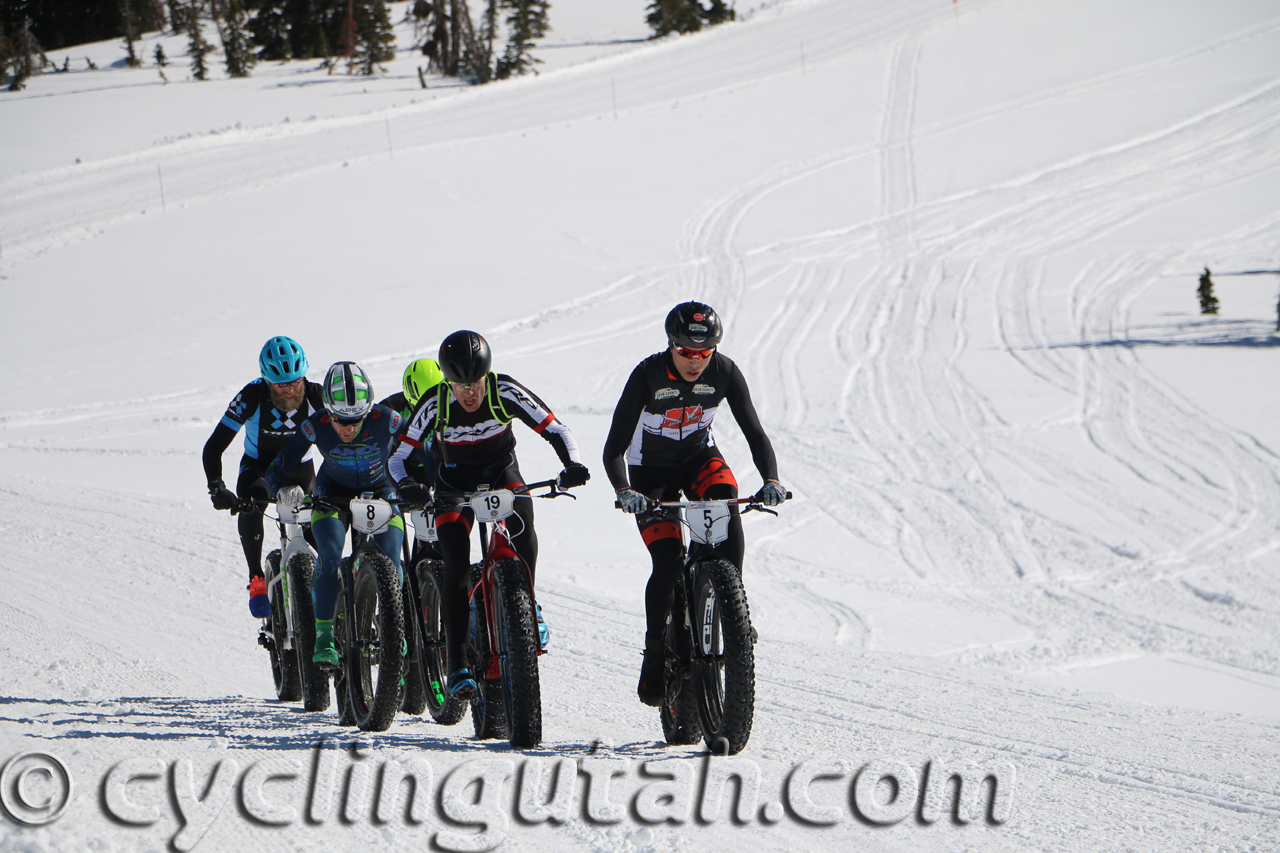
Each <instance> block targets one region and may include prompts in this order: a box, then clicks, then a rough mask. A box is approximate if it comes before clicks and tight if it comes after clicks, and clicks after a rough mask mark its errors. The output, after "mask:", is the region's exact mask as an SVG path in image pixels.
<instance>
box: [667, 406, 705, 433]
mask: <svg viewBox="0 0 1280 853" xmlns="http://www.w3.org/2000/svg"><path fill="white" fill-rule="evenodd" d="M701 422H702V407H701V406H685V407H684V408H682V409H667V410H666V412H664V413H663V416H662V428H663V429H687V428H688V427H696V426H697V425H698V424H700V423H701Z"/></svg>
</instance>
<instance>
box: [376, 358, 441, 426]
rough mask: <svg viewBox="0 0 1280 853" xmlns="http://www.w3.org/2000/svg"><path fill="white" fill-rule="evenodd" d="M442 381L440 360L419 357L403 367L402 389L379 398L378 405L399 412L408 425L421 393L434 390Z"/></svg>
mask: <svg viewBox="0 0 1280 853" xmlns="http://www.w3.org/2000/svg"><path fill="white" fill-rule="evenodd" d="M443 381H444V374H443V373H441V372H440V362H438V361H436V360H435V359H434V358H419V359H417V360H416V361H412V362H410V363H409V366H408V367H406V368H405V369H404V376H403V377H402V379H401V385H402V386H403V388H404V390H403V391H397V392H396V393H394V394H392V395H391V396H389V397H386V398H385V399H382V400H379V401H378V405H379V406H386V407H387V408H388V409H393V410H395V411H397V412H399V413H400V414H401V415H402V416H403V417H404V418H405V424H406V425H408V418H409V415H411V414H413V407H414V406H416V405H418V401H419V400H421V399H422V395H423V394H425V393H427V392H428V391H434V390H435V388H436V386H437V385H439V384H440V383H441V382H443Z"/></svg>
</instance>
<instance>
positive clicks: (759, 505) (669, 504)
mask: <svg viewBox="0 0 1280 853" xmlns="http://www.w3.org/2000/svg"><path fill="white" fill-rule="evenodd" d="M791 498H792V495H791V492H787V496H786V497H785V498H783V500H787V501H789V500H791ZM646 500H648V501H649V510H650V511H653V510H655V509H659V508H671V509H682V508H684V507H687V506H689V501H685V500H679V501H655V500H651V499H648V498H646ZM708 503H713V501H708ZM714 503H725V504H749V506H748V507H747V509H746V510H745V511H746V512H750V511H751V510H753V509H760V510H765V511H766V512H772V510H769V509H767V508H766V507H765V505H764V503H763V502H762V501H761V500H760V496H759V495H758V494H756V495H752V496H751V497H749V498H725V499H724V500H723V501H714ZM613 508H614V509H622V501H614V502H613Z"/></svg>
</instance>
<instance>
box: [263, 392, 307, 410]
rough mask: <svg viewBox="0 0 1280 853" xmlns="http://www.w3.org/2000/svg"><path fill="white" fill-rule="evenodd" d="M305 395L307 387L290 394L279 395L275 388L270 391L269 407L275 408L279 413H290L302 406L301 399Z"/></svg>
mask: <svg viewBox="0 0 1280 853" xmlns="http://www.w3.org/2000/svg"><path fill="white" fill-rule="evenodd" d="M306 394H307V386H306V385H303V386H302V387H301V388H299V389H298V390H297V391H295V392H293V393H290V394H281V393H279V392H277V391H276V389H275V388H272V389H271V405H273V406H275V407H276V409H278V410H279V411H281V412H292V411H295V410H297V408H298V407H299V406H301V405H302V398H303V397H305V396H306Z"/></svg>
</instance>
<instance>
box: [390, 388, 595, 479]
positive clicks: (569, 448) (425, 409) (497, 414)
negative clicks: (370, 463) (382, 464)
mask: <svg viewBox="0 0 1280 853" xmlns="http://www.w3.org/2000/svg"><path fill="white" fill-rule="evenodd" d="M485 381H486V390H485V399H484V400H482V401H481V402H480V408H478V409H476V410H475V411H474V412H468V411H466V410H465V409H463V408H462V404H461V403H459V402H458V400H457V398H455V397H454V396H453V390H452V389H451V388H450V387H449V386H448V384H447V383H446V384H444V385H443V388H442V390H439V391H438V392H429V393H427V394H424V395H423V396H422V399H421V400H419V401H418V405H417V407H415V408H414V410H413V415H412V417H411V419H410V422H409V426H408V428H406V429H405V430H403V432H402V433H401V435H400V437H399V441H398V442H397V444H396V445H395V448H394V450H393V451H392V454H391V461H390V462H389V463H388V465H387V469H388V471H389V473H390V474H391V479H392V480H393V481H394V482H396V483H399V482H401V481H402V480H404V478H405V476H406V472H405V468H404V464H405V462H406V461H407V460H408V459H409V455H410V453H412V452H413V449H414V448H416V447H419V446H420V445H422V444H423V443H424V442H425V441H427V440H430V441H431V442H432V449H431V452H432V455H434V456H435V457H436V458H437V459H438V460H439V461H440V462H442V463H443V464H445V465H447V466H451V467H452V466H456V467H458V468H472V469H487V468H490V467H492V466H493V465H495V464H497V463H498V462H499V461H501V460H502V459H503V457H504V456H512V457H513V458H514V453H515V448H516V437H515V433H514V431H513V430H512V429H511V421H512V420H519V421H522V422H523V423H524V424H525V425H526V426H528V427H529V429H531V430H533V431H534V432H536V433H537V434H538V435H540V436H542V437H543V438H544V439H545V440H546V441H547V442H548V443H549V444H550V445H551V446H552V447H553V448H554V449H555V451H556V455H557V456H559V457H560V461H561V463H562V464H564V465H566V466H567V465H568V464H569V463H570V462H578V463H581V462H582V459H581V458H580V457H579V455H578V445H577V442H576V441H574V438H573V433H571V432H570V431H569V428H568V427H566V426H565V425H564V424H563V423H561V422H560V421H559V420H558V419H557V418H556V416H555V415H553V414H552V413H551V410H550V409H549V408H547V404H546V403H544V402H542V400H540V399H538V397H537V396H536V395H535V394H534V393H533V392H532V391H530V390H529V389H528V388H526V387H524V386H523V385H521V384H520V383H519V382H517V381H515V380H514V379H512V378H511V377H510V376H508V375H506V374H505V373H497V374H492V373H491V374H489V377H488V379H486V380H485Z"/></svg>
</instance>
